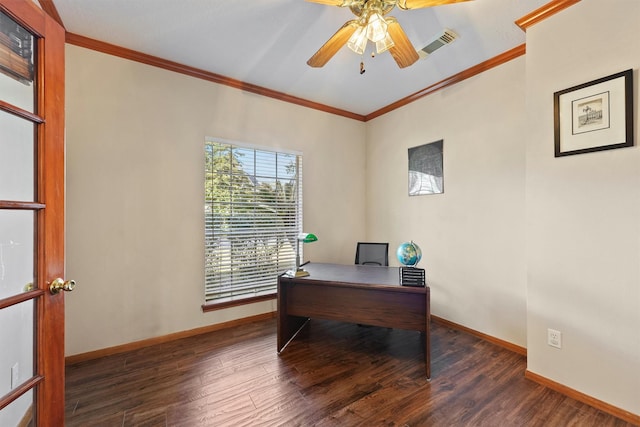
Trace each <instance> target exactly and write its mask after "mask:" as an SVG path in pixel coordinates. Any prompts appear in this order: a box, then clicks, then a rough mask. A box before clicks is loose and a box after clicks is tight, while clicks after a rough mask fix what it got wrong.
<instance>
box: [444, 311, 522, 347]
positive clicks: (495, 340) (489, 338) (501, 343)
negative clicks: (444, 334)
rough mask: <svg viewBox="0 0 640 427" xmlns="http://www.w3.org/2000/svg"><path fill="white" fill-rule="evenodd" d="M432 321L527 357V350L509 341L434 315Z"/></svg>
mask: <svg viewBox="0 0 640 427" xmlns="http://www.w3.org/2000/svg"><path fill="white" fill-rule="evenodd" d="M431 320H432V321H434V322H436V323H439V324H441V325H443V326H447V327H449V328H451V329H457V330H459V331H462V332H466V333H467V334H469V335H473V336H476V337H478V338H481V339H483V340H485V341H488V342H490V343H492V344H495V345H498V346H500V347H503V348H506V349H507V350H511V351H513V352H514V353H518V354H521V355H523V356H526V355H527V349H526V348H525V347H521V346H519V345H516V344H512V343H510V342H508V341H504V340H501V339H499V338H496V337H492V336H491V335H487V334H484V333H482V332H478V331H476V330H474V329H470V328H467V327H466V326H462V325H459V324H457V323H454V322H451V321H449V320H447V319H443V318H442V317H438V316H434V315H433V314H432V315H431Z"/></svg>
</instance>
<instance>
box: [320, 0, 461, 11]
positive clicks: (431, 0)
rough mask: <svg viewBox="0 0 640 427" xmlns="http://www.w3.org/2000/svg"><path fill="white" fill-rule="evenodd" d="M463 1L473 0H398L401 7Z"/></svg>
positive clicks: (428, 5) (419, 6) (410, 7)
mask: <svg viewBox="0 0 640 427" xmlns="http://www.w3.org/2000/svg"><path fill="white" fill-rule="evenodd" d="M308 1H309V0H308ZM463 1H471V0H398V3H397V6H398V7H399V8H400V9H421V8H423V7H432V6H442V5H444V4H453V3H462V2H463Z"/></svg>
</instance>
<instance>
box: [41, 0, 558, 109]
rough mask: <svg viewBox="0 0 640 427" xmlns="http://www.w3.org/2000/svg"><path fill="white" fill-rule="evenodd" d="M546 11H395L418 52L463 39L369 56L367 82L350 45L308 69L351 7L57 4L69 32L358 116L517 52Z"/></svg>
mask: <svg viewBox="0 0 640 427" xmlns="http://www.w3.org/2000/svg"><path fill="white" fill-rule="evenodd" d="M548 2H549V0H474V1H469V2H465V3H458V4H451V5H444V6H437V7H432V8H427V9H414V10H402V9H399V8H395V9H394V10H393V11H391V13H390V14H389V15H390V16H394V17H396V18H397V19H398V21H399V22H400V24H401V25H402V27H403V29H404V31H405V32H406V34H407V36H408V37H409V39H410V40H411V42H412V43H413V45H414V47H415V48H416V49H421V48H422V47H424V46H425V45H426V44H428V42H430V41H432V40H433V38H434V37H436V36H437V35H439V34H440V33H441V32H442V31H443V30H444V29H447V28H448V29H451V30H453V31H454V32H456V33H457V34H458V35H459V38H458V39H457V40H456V41H455V42H453V43H452V44H449V45H447V46H445V47H443V48H441V49H439V50H438V51H436V52H434V53H433V54H432V55H430V56H429V57H428V58H426V59H424V60H420V61H418V62H417V63H415V64H414V65H412V66H410V67H407V68H404V69H400V68H398V66H397V65H396V63H395V61H393V58H392V57H391V55H390V54H389V53H388V52H387V53H383V54H380V55H376V57H375V58H371V57H370V55H369V54H366V55H365V56H364V63H365V70H366V72H365V73H364V74H362V75H361V74H360V72H359V67H360V60H361V59H362V58H361V57H360V56H359V55H356V54H355V53H353V52H352V51H351V50H349V49H348V48H347V47H346V46H345V47H343V48H342V49H341V50H340V51H339V52H338V53H337V54H336V55H335V56H334V57H333V58H332V59H331V60H330V61H329V62H328V63H327V65H325V66H324V67H323V68H311V67H309V66H308V65H307V64H306V61H307V59H309V57H311V55H313V54H314V53H315V51H316V50H317V49H318V48H319V47H320V46H322V44H324V42H325V41H326V40H327V39H329V37H331V36H332V35H333V34H334V33H335V32H336V31H337V30H338V28H340V27H341V26H342V24H343V23H344V22H346V21H347V20H349V19H352V17H353V14H352V13H351V11H350V10H349V9H348V8H340V7H336V6H325V5H321V4H316V3H310V2H306V1H304V0H249V1H239V0H54V1H53V3H54V5H55V7H56V8H57V10H58V13H59V14H60V17H61V19H62V22H63V23H64V26H65V28H66V30H67V31H68V32H71V33H75V34H78V35H81V36H85V37H89V38H92V39H96V40H99V41H102V42H106V43H110V44H114V45H117V46H121V47H125V48H128V49H133V50H135V51H139V52H143V53H146V54H149V55H153V56H157V57H160V58H163V59H167V60H171V61H174V62H178V63H181V64H184V65H188V66H191V67H195V68H199V69H202V70H206V71H209V72H212V73H215V74H219V75H221V76H225V77H229V78H232V79H235V80H240V81H243V82H246V83H251V84H254V85H258V86H261V87H264V88H268V89H271V90H275V91H278V92H282V93H286V94H288V95H293V96H296V97H299V98H303V99H306V100H309V101H313V102H317V103H321V104H325V105H328V106H331V107H334V108H339V109H342V110H346V111H349V112H352V113H356V114H360V115H366V114H369V113H372V112H374V111H377V110H379V109H380V108H383V107H385V106H387V105H389V104H391V103H393V102H395V101H398V100H399V99H402V98H404V97H406V96H408V95H411V94H413V93H415V92H418V91H420V90H422V89H424V88H426V87H428V86H430V85H432V84H434V83H437V82H439V81H441V80H443V79H445V78H448V77H451V76H452V75H454V74H456V73H459V72H461V71H464V70H466V69H468V68H471V67H473V66H474V65H477V64H478V63H481V62H483V61H485V60H487V59H490V58H492V57H494V56H497V55H499V54H501V53H503V52H505V51H507V50H509V49H511V48H514V47H516V46H518V45H521V44H522V43H524V42H525V33H524V32H523V31H522V30H521V29H520V28H519V27H518V26H517V25H515V23H514V21H516V20H517V19H519V18H521V17H523V16H524V15H526V14H527V13H529V12H531V11H533V10H535V9H537V8H539V7H541V6H543V5H544V4H546V3H548ZM370 47H371V44H370ZM368 52H370V48H369V49H368Z"/></svg>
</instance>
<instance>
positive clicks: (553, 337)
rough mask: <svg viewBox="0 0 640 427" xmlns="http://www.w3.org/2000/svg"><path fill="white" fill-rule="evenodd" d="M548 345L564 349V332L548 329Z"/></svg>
mask: <svg viewBox="0 0 640 427" xmlns="http://www.w3.org/2000/svg"><path fill="white" fill-rule="evenodd" d="M547 344H549V345H550V346H551V347H556V348H562V332H560V331H556V330H555V329H547Z"/></svg>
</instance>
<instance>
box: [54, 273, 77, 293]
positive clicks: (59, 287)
mask: <svg viewBox="0 0 640 427" xmlns="http://www.w3.org/2000/svg"><path fill="white" fill-rule="evenodd" d="M75 287H76V281H75V280H66V281H65V280H62V279H61V278H59V277H58V278H57V279H56V280H54V281H53V282H51V284H50V285H49V291H50V292H51V293H52V294H54V295H55V294H57V293H58V292H60V291H65V292H71V291H72V290H73V288H75Z"/></svg>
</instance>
